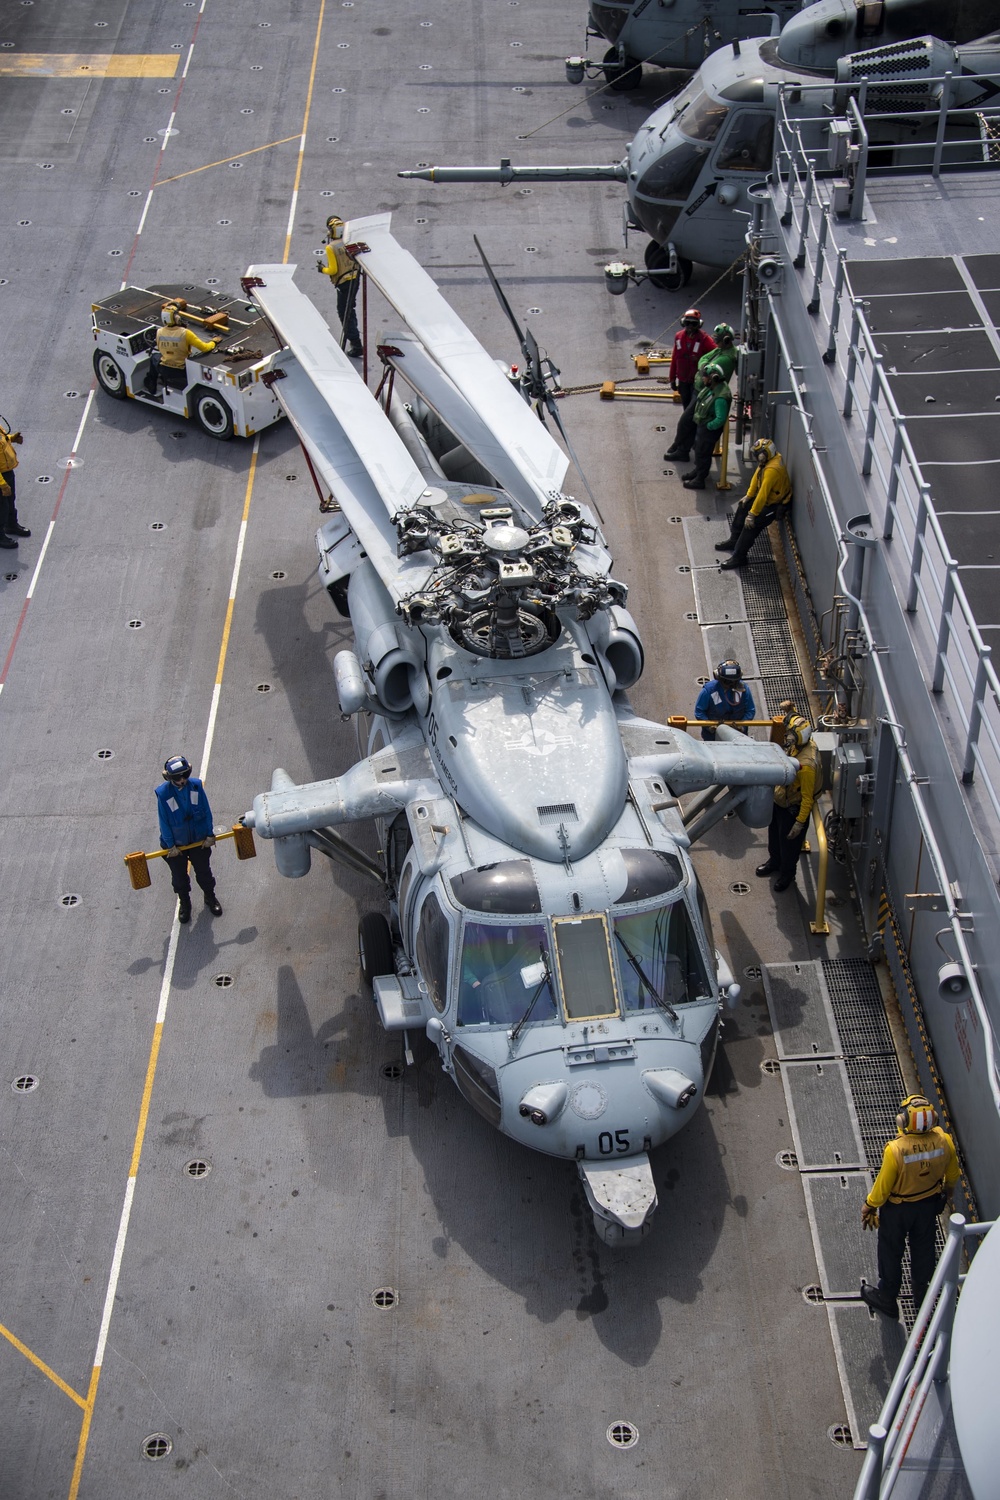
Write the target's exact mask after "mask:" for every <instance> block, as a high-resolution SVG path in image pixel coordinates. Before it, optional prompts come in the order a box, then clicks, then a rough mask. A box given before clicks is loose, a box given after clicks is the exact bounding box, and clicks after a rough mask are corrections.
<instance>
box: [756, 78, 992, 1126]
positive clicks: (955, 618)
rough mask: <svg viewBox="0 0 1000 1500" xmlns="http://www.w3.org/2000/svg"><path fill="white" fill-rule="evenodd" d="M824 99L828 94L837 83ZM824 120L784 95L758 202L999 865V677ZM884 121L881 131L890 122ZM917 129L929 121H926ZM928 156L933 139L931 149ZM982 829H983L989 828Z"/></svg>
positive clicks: (960, 939)
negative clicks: (844, 207) (823, 153)
mask: <svg viewBox="0 0 1000 1500" xmlns="http://www.w3.org/2000/svg"><path fill="white" fill-rule="evenodd" d="M931 82H933V80H931ZM822 91H823V90H822V89H819V90H818V92H822ZM801 93H802V94H803V95H804V94H806V93H808V89H806V88H803V89H802V90H801ZM826 93H827V97H828V96H829V86H826ZM797 102H800V101H797ZM863 103H864V101H863V99H862V100H859V103H858V104H856V105H854V108H853V112H852V113H851V115H850V118H852V119H855V117H856V124H860V128H861V130H862V131H864V117H863V115H862V113H861V109H860V107H859V105H860V104H863ZM911 113H912V112H911ZM943 114H944V112H943V111H942V115H943ZM952 114H954V112H952ZM820 118H821V117H818V116H817V117H816V120H814V121H812V122H810V121H809V120H808V119H805V118H801V117H797V118H795V119H794V120H793V119H790V118H789V116H788V114H787V111H786V108H785V100H784V97H783V94H779V99H778V105H777V131H776V140H775V158H774V171H773V173H772V175H771V177H770V178H769V180H768V184H767V187H768V192H767V194H766V195H761V196H766V197H767V198H768V199H769V200H770V201H771V203H772V205H773V208H774V212H775V214H776V216H777V217H778V218H779V219H780V221H781V224H782V226H783V227H784V230H785V234H786V243H787V244H788V245H789V246H794V247H795V255H794V258H793V265H794V266H795V267H796V268H797V269H798V270H799V271H800V272H801V273H803V276H802V283H804V285H803V284H802V283H800V287H801V289H802V291H803V292H805V291H806V290H810V291H811V295H810V296H809V298H808V300H807V306H808V309H809V312H810V313H811V314H812V315H813V316H814V317H815V318H816V320H817V325H818V326H817V333H818V335H819V345H820V348H821V349H823V363H825V364H826V366H827V367H828V369H829V372H830V373H829V380H830V382H831V387H832V391H833V394H834V396H835V398H836V399H837V401H838V403H839V405H840V407H841V409H842V411H843V414H844V418H845V422H846V424H847V427H848V431H849V432H850V431H851V429H852V428H853V429H854V437H853V439H850V441H852V443H853V448H854V452H855V455H856V461H857V465H858V470H859V473H860V474H861V475H862V476H863V477H864V479H865V481H866V484H865V490H866V504H867V505H868V507H869V511H870V519H871V524H872V529H873V530H874V531H875V532H876V534H878V535H881V537H882V538H883V539H884V542H885V544H886V545H885V547H884V549H883V557H884V559H885V562H886V565H887V567H888V569H889V572H890V574H891V576H892V578H893V583H894V587H895V589H896V592H897V595H898V597H899V598H900V599H901V601H903V603H904V604H905V616H906V618H907V620H908V621H909V629H910V634H911V641H912V645H913V650H914V655H915V659H916V661H917V663H918V665H919V669H920V671H921V672H922V674H923V676H924V680H925V682H926V684H927V687H928V690H929V693H930V696H931V701H932V702H935V701H936V702H938V703H939V705H940V709H941V725H942V733H943V738H944V740H945V743H946V744H947V745H948V747H949V753H950V755H951V757H952V761H953V764H954V765H955V769H956V775H957V776H958V777H960V778H961V781H962V782H963V783H965V784H966V785H967V786H968V787H969V791H970V794H972V793H973V792H976V791H981V792H983V793H984V794H985V801H984V802H983V804H982V811H981V814H980V813H977V818H978V826H979V828H980V830H981V832H983V833H984V834H985V837H986V842H987V845H988V848H989V852H990V853H991V856H992V857H994V858H996V857H997V851H1000V678H998V675H997V671H996V668H995V667H994V665H993V662H992V658H991V652H990V648H989V647H988V646H987V645H986V644H985V642H984V640H983V636H982V633H981V631H980V629H979V626H978V624H977V622H976V620H975V617H974V615H973V612H972V609H971V607H970V605H969V602H968V599H967V598H966V595H965V591H964V589H963V587H962V584H961V580H960V577H959V572H958V563H957V562H956V560H955V559H954V558H953V557H952V556H951V551H950V548H949V547H948V544H947V542H946V540H945V537H944V535H943V532H942V529H941V526H940V523H939V521H938V517H937V514H936V512H935V509H934V505H933V502H932V498H931V489H930V485H929V483H928V482H927V480H926V479H925V477H924V475H923V473H922V471H921V468H920V464H919V462H918V461H917V458H916V455H915V453H914V450H913V445H912V442H911V440H910V436H909V433H908V431H907V427H906V422H905V420H904V418H903V416H902V414H901V412H900V411H899V408H898V406H897V404H896V402H895V399H894V397H893V394H892V391H891V389H890V387H889V383H888V381H887V379H886V378H885V374H884V371H883V364H882V356H881V355H880V354H879V352H878V349H877V346H876V343H875V340H874V337H873V334H872V331H871V329H870V328H869V326H868V323H867V320H866V317H865V311H864V303H863V299H862V298H860V297H859V296H857V295H856V294H855V292H854V290H853V288H852V286H851V283H850V275H849V270H848V265H847V251H846V250H845V249H844V248H842V247H840V246H838V245H837V243H836V239H835V234H834V228H833V226H834V222H835V219H834V216H833V212H832V206H831V204H830V202H829V201H828V199H827V198H826V197H824V190H823V189H824V185H823V184H822V181H821V179H820V178H819V177H818V176H817V172H816V158H817V156H818V155H819V152H818V150H817V151H814V152H813V154H811V155H810V154H809V152H808V151H807V150H806V148H805V146H804V144H803V139H802V132H803V129H804V128H806V127H808V126H809V125H810V123H812V124H815V123H817V121H819V120H820ZM829 118H830V117H829V115H826V116H824V117H822V121H823V123H824V124H825V125H827V126H828V125H829ZM879 118H880V119H881V120H882V121H883V122H884V120H885V119H886V116H885V115H880V116H879ZM922 118H923V119H924V121H925V122H926V120H927V115H926V113H924V114H922ZM942 134H943V127H941V126H940V124H938V125H937V126H936V127H935V139H936V140H940V139H941V138H942ZM863 145H864V142H863V141H862V142H861V144H860V146H859V152H858V161H859V163H862V164H863V161H864V150H863ZM927 149H928V148H927V143H926V142H925V144H924V150H925V151H926V150H927ZM933 155H934V163H935V165H936V167H937V168H939V167H940V165H941V162H940V159H939V157H940V153H939V152H938V151H937V148H936V146H935V150H934V153H933ZM751 196H752V197H757V199H758V204H759V201H760V198H759V197H758V195H756V194H752V195H751ZM759 228H760V218H759V214H755V229H759ZM751 237H753V231H752V236H751ZM752 259H753V256H752V255H751V261H752ZM772 326H773V327H774V328H775V329H776V330H777V334H778V340H779V347H780V351H781V358H782V360H783V362H784V365H785V368H786V369H787V370H788V371H789V372H794V371H799V370H801V368H802V366H801V361H800V359H799V358H793V356H792V353H791V351H790V350H789V348H788V347H787V344H786V341H785V337H784V334H783V332H782V328H781V323H780V321H779V320H777V319H774V320H772ZM791 384H792V387H793V409H794V410H795V411H796V412H797V413H798V415H799V417H800V418H801V421H802V426H803V430H804V433H805V437H806V441H807V444H808V446H809V448H810V451H811V452H812V454H813V457H814V464H815V469H816V474H817V477H818V481H819V488H820V493H821V495H822V498H823V503H824V507H825V509H826V511H827V514H828V516H829V518H830V522H831V524H832V526H833V528H834V534H835V535H837V536H838V538H839V547H840V562H839V566H838V581H839V584H840V588H841V592H842V594H843V596H844V597H845V599H846V600H847V602H848V603H849V604H850V606H851V610H852V614H853V618H854V619H855V620H856V621H858V622H860V624H861V625H862V627H863V629H864V632H865V635H866V637H867V640H868V642H869V645H870V646H874V647H876V648H877V642H876V640H875V637H874V634H873V631H872V629H871V625H870V622H869V619H868V615H867V611H866V609H865V606H864V604H863V602H862V600H861V598H860V597H858V595H859V594H860V589H859V588H858V587H857V584H858V573H857V568H856V565H852V562H851V560H850V552H851V551H855V550H856V544H857V538H856V537H854V536H852V535H851V534H849V533H848V532H846V531H845V529H844V518H842V517H841V516H840V515H839V514H838V510H837V507H836V505H835V503H834V499H833V494H832V492H831V487H830V482H829V476H828V475H827V474H826V472H825V467H824V464H823V462H822V452H823V450H822V448H821V447H820V446H819V445H818V443H817V441H816V439H815V437H814V434H813V431H812V425H813V413H812V412H811V410H810V409H809V405H808V391H807V389H806V387H805V386H803V385H801V384H800V383H799V381H798V380H797V379H795V378H794V377H793V379H792V382H791ZM852 544H854V545H852ZM868 661H869V670H870V671H871V673H872V674H873V677H874V680H875V683H876V686H877V689H878V693H879V695H880V699H881V701H882V703H883V704H885V705H886V719H885V724H886V728H887V730H888V731H889V732H890V733H891V735H892V738H893V741H894V743H895V747H896V752H897V756H898V760H899V765H900V769H901V772H902V775H903V784H904V785H905V786H906V788H907V791H908V794H909V797H910V800H911V802H912V804H913V807H914V811H915V814H916V817H917V821H918V825H919V827H920V830H921V834H922V836H923V839H924V843H925V847H926V849H927V852H928V855H929V856H930V861H931V866H932V868H933V871H934V875H935V877H936V880H937V885H938V890H939V891H940V893H941V899H942V902H943V911H944V913H945V920H946V922H947V924H948V929H949V930H950V935H951V939H952V943H953V945H954V953H955V956H956V957H957V959H958V961H959V963H960V965H961V967H962V969H963V971H964V973H965V976H966V979H967V981H968V985H969V991H970V998H971V1004H972V1006H973V1009H974V1011H975V1013H976V1016H977V1018H978V1020H979V1022H980V1023H981V1025H982V1039H983V1046H984V1059H985V1062H986V1066H987V1076H988V1079H989V1085H990V1090H991V1093H992V1096H993V1100H994V1104H995V1106H996V1108H997V1111H998V1113H1000V1041H998V1038H997V1034H996V1031H995V1029H994V1026H993V1023H992V1020H991V1017H990V1015H989V1012H988V1010H987V1008H986V1005H985V1002H984V997H983V992H982V987H981V982H980V971H979V969H978V967H977V965H976V963H975V961H974V960H973V957H972V954H971V952H970V949H969V942H968V938H969V936H971V934H972V928H971V927H970V926H969V923H968V917H967V914H966V913H965V912H964V911H963V910H962V909H961V904H960V902H961V898H960V897H958V896H956V892H957V891H958V889H959V887H958V885H957V884H956V876H955V873H954V872H953V871H950V870H949V868H948V864H947V861H946V859H945V856H944V853H943V849H942V836H943V830H941V829H940V828H939V827H938V826H937V821H936V814H935V810H934V806H933V803H932V802H931V801H930V800H929V799H928V798H927V797H926V796H925V794H924V787H923V780H924V778H922V777H921V776H920V774H919V772H918V769H917V768H916V767H915V766H914V764H913V761H912V758H911V753H910V750H909V747H908V745H907V742H906V728H905V724H904V722H903V719H902V717H901V715H900V713H899V712H898V711H897V710H896V708H895V705H894V703H893V698H892V694H891V692H890V689H889V684H888V682H887V680H886V675H885V672H884V671H883V667H882V662H881V660H880V657H879V653H878V650H877V649H874V650H872V651H871V653H870V656H869V658H868ZM956 725H957V726H959V727H958V729H957V730H956V727H955V726H956ZM972 783H975V786H973V785H972ZM984 824H988V825H989V826H988V827H985V828H984Z"/></svg>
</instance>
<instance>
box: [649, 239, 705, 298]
mask: <svg viewBox="0 0 1000 1500" xmlns="http://www.w3.org/2000/svg"><path fill="white" fill-rule="evenodd" d="M645 261H646V270H647V271H648V272H649V279H650V281H651V282H652V283H653V285H654V286H655V287H658V288H659V290H660V291H661V292H679V291H680V289H681V287H682V286H687V284H688V282H689V281H690V280H691V272H692V271H693V270H694V265H693V263H692V262H691V261H689V260H687V259H685V257H684V256H682V255H678V257H677V266H676V269H675V270H670V269H669V266H670V251H669V250H668V249H667V247H666V245H661V244H659V243H658V242H657V241H656V240H650V242H649V244H648V245H647V246H646V253H645Z"/></svg>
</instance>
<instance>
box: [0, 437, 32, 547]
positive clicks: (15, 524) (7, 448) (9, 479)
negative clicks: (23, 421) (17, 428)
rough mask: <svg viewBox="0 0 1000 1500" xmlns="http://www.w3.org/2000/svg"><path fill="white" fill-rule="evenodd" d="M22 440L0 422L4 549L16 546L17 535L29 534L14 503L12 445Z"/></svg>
mask: <svg viewBox="0 0 1000 1500" xmlns="http://www.w3.org/2000/svg"><path fill="white" fill-rule="evenodd" d="M23 442H24V439H23V438H22V436H21V434H20V433H19V432H8V430H7V428H6V426H5V425H4V424H3V423H2V422H0V547H3V548H4V549H5V550H6V551H10V550H11V549H12V548H14V547H16V546H17V539H18V537H19V536H30V535H31V532H30V531H29V530H28V528H27V527H26V526H22V525H21V523H20V521H19V520H18V519H17V505H16V503H15V497H16V494H17V486H16V484H15V482H14V470H15V469H16V468H17V454H16V453H15V452H14V445H15V443H16V444H18V446H20V444H21V443H23Z"/></svg>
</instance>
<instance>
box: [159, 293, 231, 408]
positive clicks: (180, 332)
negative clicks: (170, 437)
mask: <svg viewBox="0 0 1000 1500" xmlns="http://www.w3.org/2000/svg"><path fill="white" fill-rule="evenodd" d="M160 322H161V325H162V326H161V327H160V328H158V329H157V330H156V353H155V354H154V355H153V358H152V360H151V362H150V370H149V374H148V376H147V377H146V392H147V394H148V395H150V396H155V395H156V386H157V382H158V380H159V379H160V378H162V375H161V372H162V371H163V370H174V371H177V370H179V371H181V372H182V373H181V378H180V379H179V380H178V379H177V377H176V375H175V376H173V377H172V378H170V379H164V380H163V384H164V385H175V386H179V387H180V388H181V389H183V387H184V386H186V385H187V378H186V374H185V373H184V372H185V367H186V365H187V357H188V353H189V351H190V350H191V349H197V351H198V353H199V354H211V352H212V350H213V349H214V348H215V341H214V340H210V341H209V342H208V343H206V342H205V340H204V339H200V338H199V337H198V335H197V334H196V333H192V332H191V330H190V328H186V327H185V326H184V324H183V323H181V322H180V320H179V317H178V311H177V308H176V307H175V306H174V304H173V303H172V302H168V303H167V305H166V307H164V309H163V311H162V312H161V314H160Z"/></svg>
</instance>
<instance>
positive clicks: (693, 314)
mask: <svg viewBox="0 0 1000 1500" xmlns="http://www.w3.org/2000/svg"><path fill="white" fill-rule="evenodd" d="M681 322H682V323H683V324H685V326H687V325H688V324H691V323H693V324H694V326H695V328H700V327H701V313H700V312H699V311H698V309H697V308H696V307H689V308H688V310H687V312H686V313H685V314H684V315H683V317H682V318H681Z"/></svg>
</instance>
